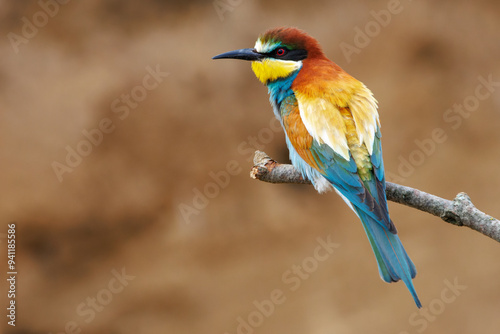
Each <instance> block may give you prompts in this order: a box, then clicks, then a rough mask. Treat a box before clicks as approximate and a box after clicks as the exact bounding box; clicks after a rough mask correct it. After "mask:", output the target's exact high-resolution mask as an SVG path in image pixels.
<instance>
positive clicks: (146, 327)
mask: <svg viewBox="0 0 500 334" xmlns="http://www.w3.org/2000/svg"><path fill="white" fill-rule="evenodd" d="M41 3H42V5H41V4H40V3H38V2H35V1H31V2H15V1H10V2H7V1H3V2H1V3H0V18H1V19H0V29H1V34H0V35H1V36H2V40H1V42H0V48H1V51H0V107H1V114H0V117H1V118H0V136H1V137H0V138H1V141H0V145H1V147H0V157H1V158H0V164H1V167H0V168H1V171H2V172H1V173H0V186H1V190H2V191H1V198H0V203H1V204H0V205H1V211H0V212H1V217H0V218H1V219H0V221H1V222H2V225H1V226H2V228H1V231H0V233H1V234H0V237H1V239H0V241H1V244H2V245H3V246H2V247H1V249H2V255H1V257H2V258H4V259H5V258H6V239H5V238H6V233H7V224H8V223H10V222H16V223H17V235H16V238H17V239H16V240H17V261H18V263H17V268H18V272H19V274H18V281H17V295H16V302H17V319H16V327H15V328H14V327H11V326H8V325H7V319H6V317H5V312H6V311H5V308H4V306H6V305H7V297H6V295H7V293H6V291H7V285H6V281H5V279H2V283H1V298H2V299H1V300H3V301H4V302H3V303H2V309H3V310H4V311H2V318H1V319H3V320H2V323H1V325H0V328H3V330H2V331H3V332H5V333H54V334H55V333H64V332H67V333H72V332H74V333H79V332H81V333H143V334H148V333H179V334H180V333H190V334H192V333H216V334H224V333H229V334H233V333H246V334H250V333H259V334H261V333H262V334H264V333H310V334H323V333H421V332H426V333H472V332H473V333H498V328H499V326H500V320H499V318H498V312H499V307H500V284H499V277H500V265H499V261H498V259H499V257H500V245H499V244H498V243H497V242H495V241H493V240H491V239H489V238H487V237H485V236H482V235H481V234H479V233H477V232H474V231H472V230H469V229H467V228H458V227H455V226H452V225H449V224H446V223H444V222H443V221H441V220H439V219H438V218H436V217H433V216H430V215H429V214H425V213H421V212H418V211H416V210H414V209H410V208H408V207H404V206H401V205H397V204H394V203H390V210H391V216H392V218H393V220H394V221H395V222H396V225H397V227H398V229H399V233H400V236H401V239H402V240H403V244H404V245H405V247H406V249H407V251H408V253H409V254H410V256H411V257H412V259H413V261H414V262H415V264H416V266H417V269H418V271H419V274H418V276H417V279H416V280H415V286H416V288H417V291H418V293H419V295H420V298H421V300H422V303H423V304H424V306H425V307H426V309H424V311H420V312H417V308H416V307H415V305H414V303H413V301H412V299H411V296H410V294H409V293H408V291H407V290H406V288H405V287H404V285H403V284H401V283H399V284H391V285H388V284H385V283H383V282H382V281H381V280H380V278H379V277H378V272H377V269H376V264H375V259H374V256H373V255H372V252H371V249H370V247H369V243H368V241H367V238H366V236H365V234H364V232H363V230H362V227H361V224H360V223H359V222H358V220H357V218H356V217H355V216H354V214H353V213H352V212H351V211H350V210H349V209H348V208H347V206H346V205H345V204H344V203H343V201H342V200H341V199H340V198H339V197H338V196H337V195H335V194H333V193H330V194H327V195H318V194H317V193H315V191H314V189H313V188H312V187H309V186H293V185H271V184H265V183H262V182H258V181H254V180H251V179H250V178H249V177H248V172H249V170H250V167H251V165H252V163H251V161H249V159H250V157H251V156H252V154H251V152H252V151H253V148H254V147H255V148H260V149H264V150H265V151H266V152H267V153H268V154H270V155H271V156H272V157H274V158H276V159H278V160H280V161H282V162H286V161H287V155H288V153H287V150H286V146H285V143H284V136H283V134H282V133H281V132H274V131H272V130H270V122H271V120H272V117H273V116H272V111H271V107H270V106H269V103H268V98H267V90H266V88H265V87H263V86H262V85H261V84H260V83H259V82H258V81H257V80H256V79H255V77H254V76H253V73H252V72H251V70H250V64H249V63H246V62H242V61H212V60H211V59H210V58H211V57H212V56H214V55H216V54H218V53H221V52H225V51H229V50H233V49H238V48H243V47H252V46H253V44H254V42H255V40H256V38H257V36H258V34H259V33H260V32H262V31H264V30H266V29H268V28H270V27H275V26H281V25H287V26H297V27H300V28H302V29H304V30H306V31H307V32H309V33H310V34H311V35H313V36H314V37H316V38H317V39H318V40H319V41H320V43H321V44H322V45H323V47H324V49H325V52H326V53H327V55H328V56H329V57H330V58H331V59H333V60H334V61H336V62H337V63H338V64H339V65H340V66H341V67H343V68H344V69H345V70H347V71H348V72H349V73H350V74H352V75H353V76H355V77H356V78H358V79H360V80H361V81H363V82H364V83H365V84H366V85H367V86H368V87H369V88H370V89H371V90H372V91H373V92H374V94H375V96H376V98H377V99H378V101H379V107H380V108H379V109H380V114H381V120H382V125H383V134H384V138H383V139H384V141H383V144H384V158H385V166H386V171H387V173H388V174H389V175H390V176H391V177H392V178H393V180H395V181H397V182H400V183H404V184H406V185H409V186H413V187H416V188H419V189H422V190H425V191H428V192H431V193H433V194H436V195H438V196H442V197H445V198H450V199H451V198H453V197H454V196H455V195H456V194H457V193H458V192H461V191H465V192H467V193H468V194H469V195H470V196H471V198H472V200H473V202H474V203H475V204H476V206H477V207H478V208H479V209H481V210H483V211H485V212H487V213H489V214H491V215H493V216H496V217H500V207H499V205H498V198H499V194H500V191H499V187H500V176H499V172H498V164H499V161H500V152H499V144H500V143H499V140H500V89H499V88H500V87H498V85H497V86H496V87H495V86H492V87H490V88H491V90H492V92H490V91H488V90H487V89H486V88H485V87H481V88H478V87H480V86H481V81H480V80H479V79H478V77H479V76H481V77H483V78H485V79H486V80H488V76H491V79H492V80H493V81H495V82H499V81H500V66H499V57H500V43H499V41H500V4H499V2H498V1H494V0H489V1H488V0H484V1H475V2H469V1H438V2H436V1H430V0H429V1H424V0H421V1H406V0H401V2H400V3H399V5H398V3H397V2H395V1H394V0H393V1H390V2H388V1H367V0H366V1H323V2H315V3H310V2H304V1H276V2H272V3H269V2H265V1H253V0H217V1H216V2H210V1H209V2H202V1H191V2H189V1H175V2H173V1H170V2H168V1H167V2H164V1H153V0H149V1H142V2H139V1H127V2H125V1H116V0H113V1H97V0H91V1H84V2H82V3H80V2H78V1H69V2H68V3H67V4H60V5H57V6H55V5H54V2H51V1H48V2H41ZM44 7H45V10H44V9H43V8H44ZM394 8H395V9H394ZM389 9H391V10H393V11H394V13H393V14H391V15H390V16H389V17H387V16H385V17H384V16H383V15H382V14H380V13H387V12H388V10H389ZM372 11H374V12H372ZM381 11H383V12H381ZM384 11H385V12H384ZM40 12H41V14H40ZM46 12H49V14H46ZM396 12H397V13H396ZM44 13H45V14H44ZM374 13H376V14H374ZM51 14H53V15H52V16H51ZM380 15H382V16H380ZM375 16H377V17H379V20H383V19H384V18H385V20H386V21H381V22H382V23H383V25H385V26H382V25H381V24H380V23H377V21H376V20H375ZM23 18H24V19H23ZM389 18H390V22H388V20H389ZM26 22H29V23H26ZM34 23H36V24H37V25H38V27H37V26H36V25H34ZM30 24H31V25H33V26H32V27H31V30H30V26H29V25H30ZM33 27H34V28H35V29H33ZM377 27H378V28H377ZM365 28H368V29H373V30H370V34H371V35H372V37H370V36H369V40H368V41H367V40H366V39H365V40H364V42H365V44H367V45H361V44H362V43H361V42H362V37H359V36H358V37H356V36H357V34H359V30H364V29H365ZM9 33H10V34H9ZM13 34H15V35H13ZM23 34H24V35H23ZM15 36H18V37H15ZM356 38H357V39H356ZM360 38H361V40H360ZM355 39H356V41H357V43H358V44H357V45H358V46H363V47H356V44H355V42H356V41H355ZM360 43H361V44H360ZM346 44H349V45H351V46H353V47H356V48H357V51H356V52H355V53H353V54H351V55H350V56H348V57H346V54H345V52H343V51H342V47H341V45H344V46H345V45H346ZM154 71H157V73H160V74H157V76H156V78H157V80H156V81H155V80H154V77H152V76H151V74H150V73H151V72H154ZM167 73H168V74H167ZM146 88H147V89H146ZM476 90H479V91H480V92H481V93H482V94H483V95H481V96H483V97H482V98H481V99H475V98H474V97H473V96H474V94H475V93H476ZM486 93H489V94H486ZM485 94H486V95H487V96H485ZM127 96H128V97H127ZM127 98H128V102H127ZM464 102H466V103H470V105H469V107H468V108H469V109H470V110H471V111H470V112H469V111H467V112H466V113H464V116H462V115H460V114H456V113H455V112H453V111H452V112H450V111H447V110H448V109H449V108H452V107H453V106H454V104H457V105H459V104H463V103H464ZM103 120H104V125H102V124H103V123H102V122H103ZM101 125H102V127H103V128H104V129H106V130H108V132H109V133H104V132H102V131H101V132H96V131H97V130H94V129H96V128H99V127H100V126H101ZM438 128H440V129H442V130H443V131H444V133H445V135H446V140H444V141H443V142H440V143H437V144H435V147H434V148H432V146H433V145H430V144H429V139H430V138H432V137H431V135H432V132H433V131H434V130H435V129H438ZM99 133H101V135H99ZM85 134H87V136H92V134H93V136H94V137H91V138H93V141H94V142H95V144H89V141H88V139H86V136H85ZM252 137H254V138H253V139H252ZM418 141H420V142H421V141H424V142H425V143H428V144H429V145H430V146H427V150H428V152H427V153H422V150H421V149H419V146H417V142H418ZM68 150H70V151H71V150H79V151H80V152H83V153H84V154H86V156H82V157H81V161H80V160H79V159H78V158H77V157H75V156H73V157H72V158H70V163H71V164H72V165H73V166H68V165H67V162H66V158H67V154H68ZM249 152H250V153H249ZM419 152H420V153H419ZM77 153H78V151H77ZM71 159H73V160H71ZM231 161H232V162H231ZM404 161H407V162H406V163H405V162H404ZM55 162H56V163H55ZM229 162H231V163H230V164H229V165H230V166H229V167H230V171H231V172H232V175H230V177H229V178H228V180H225V179H224V178H223V177H222V176H221V175H223V174H225V172H223V171H226V169H227V167H228V163H229ZM408 163H409V164H410V167H408ZM63 165H64V166H66V167H61V166H63ZM54 166H58V168H63V169H59V173H60V174H59V179H58V176H57V175H56V172H55V171H54ZM405 168H406V169H405ZM70 171H71V172H70ZM212 173H216V174H218V175H219V176H220V177H221V178H222V179H221V180H222V181H219V182H220V183H221V184H222V185H223V187H222V188H221V187H220V186H219V185H216V183H214V180H213V178H212V176H211V175H213V174H212ZM227 175H229V174H227ZM224 182H226V183H227V182H229V184H228V185H226V184H223V183H224ZM205 192H207V195H209V197H211V198H206V199H203V198H202V197H201V196H200V195H196V194H199V193H205ZM193 201H194V202H193ZM328 237H329V238H330V240H331V241H332V242H334V243H335V244H336V248H335V249H334V251H333V253H332V254H328V257H327V258H326V259H324V260H322V261H317V259H316V262H314V261H313V258H311V257H312V256H313V255H314V252H315V249H316V248H317V247H318V245H320V244H319V243H318V241H317V238H321V239H322V240H327V239H328ZM1 263H2V267H1V268H2V272H4V273H5V272H6V271H7V268H6V266H5V261H4V260H2V261H1ZM302 264H304V265H306V266H308V268H309V271H310V273H308V276H307V278H298V277H299V276H297V275H296V274H293V273H292V272H290V270H291V268H293V266H294V265H302ZM120 275H122V277H121V280H117V279H116V276H120ZM123 275H125V276H123ZM2 277H4V274H2ZM287 278H288V280H287ZM292 278H293V279H295V281H294V282H295V283H294V284H290V281H289V280H290V279H292ZM453 284H458V285H459V288H455V289H451V288H450V285H453ZM292 287H293V288H296V289H292ZM275 290H276V291H275ZM272 291H275V294H276V293H277V294H279V293H280V291H281V294H282V296H281V297H280V298H279V301H280V302H281V303H280V304H278V305H274V306H273V307H270V306H269V304H268V303H267V304H266V302H262V301H264V300H269V299H270V298H271V294H272ZM262 303H263V304H262ZM260 304H262V305H267V306H268V309H267V311H265V312H264V311H259V308H258V307H257V306H256V305H260ZM272 308H274V310H272ZM263 313H264V314H263Z"/></svg>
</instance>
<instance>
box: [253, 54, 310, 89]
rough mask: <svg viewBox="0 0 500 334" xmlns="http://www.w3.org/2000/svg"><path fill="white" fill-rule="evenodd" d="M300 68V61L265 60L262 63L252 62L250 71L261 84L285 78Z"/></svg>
mask: <svg viewBox="0 0 500 334" xmlns="http://www.w3.org/2000/svg"><path fill="white" fill-rule="evenodd" d="M301 67H302V62H301V61H293V60H278V59H274V58H265V59H263V60H262V61H252V70H253V72H254V73H255V75H256V76H257V79H259V80H260V81H261V82H262V83H263V84H267V83H268V82H269V81H274V80H276V79H280V78H286V77H287V76H289V75H290V74H291V73H293V72H295V71H296V70H298V69H300V68H301Z"/></svg>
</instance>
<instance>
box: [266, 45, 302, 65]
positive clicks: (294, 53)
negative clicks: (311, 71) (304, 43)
mask: <svg viewBox="0 0 500 334" xmlns="http://www.w3.org/2000/svg"><path fill="white" fill-rule="evenodd" d="M279 49H284V50H285V53H284V54H283V55H281V56H280V55H278V54H277V52H278V50H279ZM262 55H263V56H265V57H269V58H275V59H281V60H293V61H298V60H304V59H306V58H307V50H304V49H296V50H289V49H287V48H286V47H282V46H280V47H279V48H277V49H274V50H273V51H270V52H267V53H263V54H262Z"/></svg>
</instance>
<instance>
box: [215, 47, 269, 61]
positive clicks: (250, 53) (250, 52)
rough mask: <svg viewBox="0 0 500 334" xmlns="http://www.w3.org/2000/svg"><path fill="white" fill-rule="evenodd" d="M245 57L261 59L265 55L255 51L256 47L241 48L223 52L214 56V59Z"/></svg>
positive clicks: (246, 58) (244, 58) (245, 58)
mask: <svg viewBox="0 0 500 334" xmlns="http://www.w3.org/2000/svg"><path fill="white" fill-rule="evenodd" d="M224 58H229V59H243V60H259V59H262V58H264V55H263V54H261V53H258V52H257V51H255V49H239V50H234V51H229V52H226V53H221V54H220V55H217V56H215V57H213V58H212V59H224Z"/></svg>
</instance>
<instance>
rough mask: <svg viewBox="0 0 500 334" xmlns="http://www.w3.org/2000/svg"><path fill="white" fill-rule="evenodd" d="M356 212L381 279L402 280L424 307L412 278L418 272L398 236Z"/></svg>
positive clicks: (361, 213)
mask: <svg viewBox="0 0 500 334" xmlns="http://www.w3.org/2000/svg"><path fill="white" fill-rule="evenodd" d="M356 212H357V214H358V216H359V218H360V219H361V222H362V223H363V227H364V229H365V232H366V235H367V236H368V239H369V240H370V245H371V246H372V249H373V252H374V253H375V258H376V259H377V264H378V269H379V273H380V277H381V278H382V279H383V280H384V281H386V282H388V283H391V282H397V281H399V280H400V279H401V280H402V281H403V282H404V284H405V285H406V287H407V288H408V290H410V293H411V295H412V296H413V299H414V300H415V303H416V304H417V307H419V308H420V307H422V304H421V303H420V300H419V299H418V296H417V292H416V291H415V287H414V286H413V282H412V278H414V277H415V276H416V275H417V270H416V269H415V265H414V264H413V262H412V261H411V259H410V257H409V256H408V254H407V253H406V251H405V249H404V248H403V245H402V244H401V241H400V240H399V237H398V235H397V234H393V233H391V232H389V231H388V230H387V229H385V228H384V227H383V226H382V225H381V224H379V223H378V222H377V221H376V220H374V219H373V218H372V217H371V216H369V215H367V214H366V213H364V212H363V211H361V210H359V209H356Z"/></svg>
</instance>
